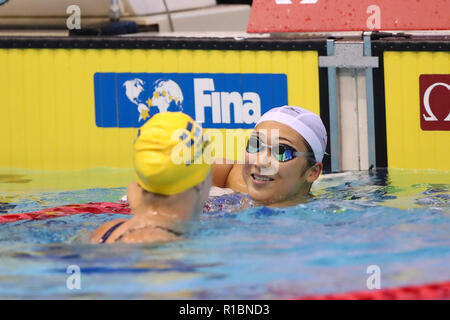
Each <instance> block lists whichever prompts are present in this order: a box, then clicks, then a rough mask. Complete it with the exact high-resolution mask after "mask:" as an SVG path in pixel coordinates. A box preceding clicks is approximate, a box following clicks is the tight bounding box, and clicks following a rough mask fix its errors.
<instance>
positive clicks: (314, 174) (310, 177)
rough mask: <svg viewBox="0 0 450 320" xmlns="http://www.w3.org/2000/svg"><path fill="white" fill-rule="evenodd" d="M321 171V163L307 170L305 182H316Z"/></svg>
mask: <svg viewBox="0 0 450 320" xmlns="http://www.w3.org/2000/svg"><path fill="white" fill-rule="evenodd" d="M322 169H323V164H322V162H316V163H315V164H314V165H313V166H312V167H311V168H309V169H308V172H307V177H306V181H308V182H309V183H313V182H314V181H316V180H317V179H318V178H319V176H320V173H321V172H322Z"/></svg>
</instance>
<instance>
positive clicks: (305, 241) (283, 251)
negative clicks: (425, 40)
mask: <svg viewBox="0 0 450 320" xmlns="http://www.w3.org/2000/svg"><path fill="white" fill-rule="evenodd" d="M33 179H37V178H36V177H33V178H31V179H28V180H33ZM26 180H27V179H21V180H20V181H26ZM20 181H19V182H17V181H15V182H14V183H5V182H4V183H0V192H1V193H0V214H7V213H8V214H10V213H18V212H29V211H37V210H40V209H43V208H47V207H54V206H60V205H65V204H70V203H86V202H117V201H118V199H120V197H121V196H123V195H124V194H125V192H126V187H125V186H126V185H123V186H117V185H116V186H114V185H112V186H111V187H105V186H101V187H97V188H93V187H92V185H89V187H90V188H88V189H81V190H74V189H71V188H65V187H64V188H62V190H61V188H60V187H58V188H60V189H58V188H54V189H53V190H52V188H51V187H50V186H46V187H45V188H44V187H42V188H41V190H36V189H34V188H27V186H26V184H27V183H29V182H23V187H22V188H21V186H20V184H21V182H20ZM94 181H95V179H94ZM449 181H450V173H449V172H442V171H441V172H438V171H411V170H390V171H389V172H387V171H386V170H377V171H374V172H353V173H346V174H343V175H340V176H334V177H332V178H327V177H326V176H325V177H324V178H323V179H322V180H321V181H319V182H317V183H316V185H315V187H314V194H315V197H314V198H313V199H312V200H311V201H309V202H308V203H305V204H299V205H297V206H295V207H290V208H283V209H269V208H265V207H256V208H250V209H245V210H243V211H242V210H241V211H239V205H240V203H241V202H242V201H243V200H245V199H246V196H245V195H241V194H231V195H221V196H216V197H211V198H210V199H209V200H208V206H207V208H208V210H205V212H204V213H203V214H202V215H201V218H200V221H198V222H195V223H192V228H191V229H192V230H191V232H190V234H189V235H188V236H187V238H186V239H184V240H182V241H177V242H173V243H168V244H165V245H162V246H155V245H149V244H146V245H142V244H140V245H138V244H113V245H95V244H90V243H88V238H89V234H90V232H92V231H93V230H94V229H96V228H97V227H98V226H99V225H100V224H102V223H104V222H106V221H109V220H111V219H116V218H121V217H126V215H118V214H97V215H95V214H78V215H72V216H66V217H60V218H54V219H48V220H43V221H18V222H14V223H4V224H0V299H15V298H26V299H35V298H44V299H47V298H49V299H60V298H63V299H64V298H70V299H73V298H82V299H85V298H102V299H284V298H292V297H296V296H304V295H315V294H328V293H338V292H339V293H340V292H348V291H361V290H367V279H368V277H369V276H370V275H371V274H368V273H367V268H368V267H369V266H371V265H376V266H378V267H379V268H380V276H381V277H380V279H381V288H389V287H396V286H404V285H419V284H425V283H430V282H439V281H447V280H449V279H450V268H449V266H450V205H449V200H450V196H449V184H448V182H449ZM0 182H1V180H0ZM40 186H42V184H41V185H40ZM71 265H77V266H79V268H80V270H81V275H80V279H81V288H80V289H73V290H70V289H68V288H67V286H66V281H67V279H68V277H69V276H70V275H71V274H68V273H67V272H66V271H67V268H68V266H71Z"/></svg>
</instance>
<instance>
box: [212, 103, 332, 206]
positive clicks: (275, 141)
mask: <svg viewBox="0 0 450 320" xmlns="http://www.w3.org/2000/svg"><path fill="white" fill-rule="evenodd" d="M326 146H327V132H326V130H325V126H324V125H323V122H322V120H321V119H320V117H319V116H318V115H316V114H315V113H313V112H311V111H309V110H306V109H304V108H301V107H297V106H283V107H277V108H273V109H271V110H269V111H268V112H266V113H265V114H263V115H262V117H261V118H260V119H259V121H258V122H257V123H256V126H255V129H254V130H253V132H252V134H251V136H250V138H249V140H248V143H247V146H246V150H245V151H246V152H245V159H244V163H243V164H242V163H241V164H239V163H236V164H223V162H222V163H220V164H219V163H215V164H213V168H212V175H213V185H214V186H216V187H221V188H230V189H233V190H234V191H238V192H243V193H248V194H249V196H250V197H251V199H252V200H253V201H254V202H256V203H257V204H261V205H265V206H268V207H285V206H293V205H296V204H298V203H301V202H304V201H305V200H306V199H307V198H309V197H310V196H311V194H310V190H311V186H312V184H313V183H314V181H316V180H317V179H318V178H319V176H320V173H321V172H322V168H323V164H322V160H323V157H324V155H325V154H326V152H325V150H326Z"/></svg>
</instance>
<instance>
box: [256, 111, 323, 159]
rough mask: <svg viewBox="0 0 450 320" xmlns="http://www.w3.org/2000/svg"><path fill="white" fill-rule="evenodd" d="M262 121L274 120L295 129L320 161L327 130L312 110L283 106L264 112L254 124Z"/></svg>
mask: <svg viewBox="0 0 450 320" xmlns="http://www.w3.org/2000/svg"><path fill="white" fill-rule="evenodd" d="M264 121H276V122H279V123H282V124H284V125H287V126H288V127H290V128H292V129H294V130H295V131H297V132H298V133H299V134H300V135H301V136H302V137H303V138H304V139H305V140H306V141H307V142H308V143H309V145H310V146H311V148H312V150H313V152H314V157H315V158H316V161H317V162H322V159H323V155H324V154H325V150H326V148H327V131H326V130H325V126H324V125H323V122H322V119H320V117H319V116H318V115H316V114H315V113H314V112H311V111H309V110H306V109H304V108H301V107H296V106H295V107H293V106H283V107H278V108H273V109H270V110H269V111H267V112H266V113H264V114H263V115H262V117H261V118H260V119H259V120H258V122H257V123H256V125H258V124H260V123H261V122H264Z"/></svg>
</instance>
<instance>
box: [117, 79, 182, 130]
mask: <svg viewBox="0 0 450 320" xmlns="http://www.w3.org/2000/svg"><path fill="white" fill-rule="evenodd" d="M144 85H145V82H144V81H143V80H141V79H137V78H136V79H133V80H127V81H125V82H124V83H123V86H124V87H125V94H126V96H127V98H128V100H129V101H130V102H132V103H133V104H135V105H136V106H137V110H138V112H139V119H138V121H142V120H146V119H147V118H149V117H150V108H151V107H156V108H158V112H157V113H161V112H167V111H183V92H182V91H181V88H180V86H179V85H178V84H177V83H176V82H175V81H173V80H170V79H169V80H166V79H158V80H156V81H155V82H154V84H153V90H152V93H151V94H150V95H147V94H146V92H145V91H146V90H145V88H144Z"/></svg>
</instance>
